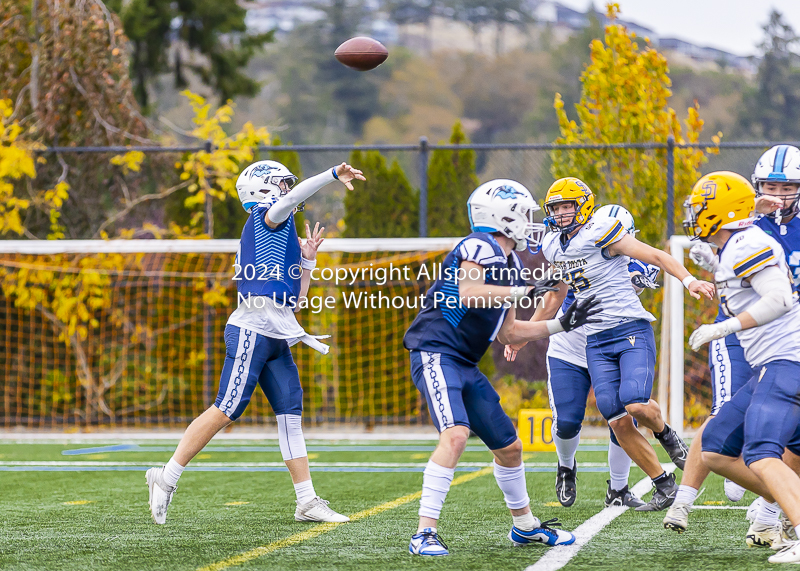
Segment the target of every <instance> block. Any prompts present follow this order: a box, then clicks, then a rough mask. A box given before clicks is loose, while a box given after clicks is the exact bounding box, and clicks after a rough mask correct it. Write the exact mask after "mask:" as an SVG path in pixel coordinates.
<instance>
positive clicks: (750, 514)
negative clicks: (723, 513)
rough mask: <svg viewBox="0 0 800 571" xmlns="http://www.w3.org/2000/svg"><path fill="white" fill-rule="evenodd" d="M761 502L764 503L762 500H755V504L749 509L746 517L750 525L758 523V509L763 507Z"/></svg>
mask: <svg viewBox="0 0 800 571" xmlns="http://www.w3.org/2000/svg"><path fill="white" fill-rule="evenodd" d="M761 502H762V500H761V498H756V499H755V500H753V503H752V504H750V507H748V508H747V514H746V515H745V517H746V518H747V521H749V522H750V523H753V522H754V521H756V514H757V513H758V508H759V507H760V506H761Z"/></svg>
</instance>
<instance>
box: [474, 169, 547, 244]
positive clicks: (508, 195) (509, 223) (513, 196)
mask: <svg viewBox="0 0 800 571" xmlns="http://www.w3.org/2000/svg"><path fill="white" fill-rule="evenodd" d="M537 210H541V209H540V208H539V205H538V204H536V201H535V200H534V199H533V196H532V195H531V193H530V191H529V190H528V189H527V188H525V186H523V185H522V184H520V183H518V182H516V181H513V180H508V179H502V178H501V179H496V180H491V181H489V182H486V183H484V184H482V185H480V186H479V187H478V188H476V189H475V191H474V192H473V193H472V195H470V197H469V200H467V211H468V213H469V224H470V226H471V227H472V231H473V232H500V233H501V234H502V235H503V236H506V237H508V238H511V239H512V240H514V244H515V247H514V249H515V250H518V251H522V250H525V249H526V248H527V249H529V250H530V251H531V252H533V253H536V252H538V251H539V248H540V247H541V244H542V237H543V236H544V232H545V226H544V224H536V223H534V222H533V213H534V212H536V211H537Z"/></svg>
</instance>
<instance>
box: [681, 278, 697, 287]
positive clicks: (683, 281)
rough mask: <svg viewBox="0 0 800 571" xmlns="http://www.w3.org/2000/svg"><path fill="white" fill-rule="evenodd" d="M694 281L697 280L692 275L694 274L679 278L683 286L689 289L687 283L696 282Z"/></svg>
mask: <svg viewBox="0 0 800 571" xmlns="http://www.w3.org/2000/svg"><path fill="white" fill-rule="evenodd" d="M696 281H697V278H696V277H694V276H686V277H685V278H683V279H682V280H681V283H682V284H683V287H685V288H686V289H689V285H690V284H691V283H692V282H696Z"/></svg>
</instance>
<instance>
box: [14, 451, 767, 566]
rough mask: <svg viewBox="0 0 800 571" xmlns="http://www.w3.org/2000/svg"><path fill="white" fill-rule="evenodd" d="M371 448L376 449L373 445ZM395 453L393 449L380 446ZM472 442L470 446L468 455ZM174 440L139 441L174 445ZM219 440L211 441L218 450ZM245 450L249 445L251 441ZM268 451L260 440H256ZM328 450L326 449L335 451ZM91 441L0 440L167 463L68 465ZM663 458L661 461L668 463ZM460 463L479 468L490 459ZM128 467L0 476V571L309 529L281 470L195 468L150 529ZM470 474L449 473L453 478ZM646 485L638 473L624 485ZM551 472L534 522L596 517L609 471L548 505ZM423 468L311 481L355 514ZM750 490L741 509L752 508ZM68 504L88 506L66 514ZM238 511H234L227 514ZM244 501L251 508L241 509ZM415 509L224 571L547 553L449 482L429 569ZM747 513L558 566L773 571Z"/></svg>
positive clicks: (532, 480)
mask: <svg viewBox="0 0 800 571" xmlns="http://www.w3.org/2000/svg"><path fill="white" fill-rule="evenodd" d="M370 444H371V443H370ZM383 444H391V443H383ZM477 444H478V443H477V442H475V443H473V442H470V446H475V445H477ZM172 445H174V443H167V444H163V443H157V444H154V443H153V442H149V443H146V444H145V443H142V446H162V447H165V448H169V447H170V446H172ZM224 445H227V443H226V444H220V446H224ZM249 445H251V446H252V445H254V443H249ZM259 445H261V446H269V445H270V444H269V443H259ZM326 445H328V446H330V445H331V443H327V444H326ZM94 446H95V445H94V444H91V445H76V444H71V445H59V444H41V445H38V444H37V445H31V444H24V445H22V444H5V445H4V444H0V466H1V465H3V464H4V463H8V462H11V461H32V460H36V461H57V462H73V461H75V462H77V461H99V462H151V463H153V464H154V465H158V464H159V463H163V462H165V461H166V460H167V459H168V458H169V457H170V452H169V451H168V450H167V451H161V452H154V451H140V452H110V453H99V454H90V455H79V456H65V455H63V454H62V451H64V450H67V449H77V448H89V447H94ZM309 449H310V450H311V452H312V454H318V455H317V457H316V458H313V459H312V462H360V463H364V462H400V463H424V462H425V461H426V459H427V452H392V451H378V452H337V451H325V452H319V453H315V452H313V449H314V446H313V444H312V445H310V446H309ZM203 454H204V455H205V454H207V455H208V457H205V456H204V457H203V458H202V459H201V458H198V459H197V462H198V463H201V462H227V461H230V462H276V461H280V454H279V453H278V452H246V451H245V452H214V451H210V452H204V453H203ZM663 459H664V460H666V457H664V458H663ZM464 460H465V461H470V462H488V461H490V460H491V456H490V454H489V453H488V452H486V451H475V452H469V453H467V454H466V455H465V457H464ZM605 460H606V454H605V453H604V452H599V451H597V452H579V453H578V461H579V463H580V462H584V463H602V462H604V461H605ZM527 462H528V463H529V464H534V463H544V462H555V455H554V454H552V453H535V454H532V455H528V457H527ZM135 470H136V471H96V472H58V471H53V472H49V471H48V472H44V471H43V472H33V471H32V472H12V471H3V472H0V483H1V484H0V489H2V492H3V493H2V494H0V514H2V515H1V517H2V526H0V569H4V570H5V569H13V570H34V569H36V570H39V569H48V570H62V569H63V570H78V569H93V570H95V569H113V570H131V571H133V570H143V569H147V570H156V569H170V570H195V569H198V568H201V567H203V566H206V565H211V564H213V563H216V562H219V561H224V560H226V559H228V558H230V557H232V556H235V555H237V554H240V553H244V552H248V551H250V550H252V549H254V548H256V547H259V546H264V545H269V544H271V543H273V542H276V541H279V540H282V539H285V538H287V537H290V536H292V535H294V534H297V533H300V532H303V531H307V530H309V529H312V528H313V527H314V526H315V524H305V523H298V522H295V521H294V518H293V514H294V492H293V489H292V486H291V481H290V479H289V475H288V474H287V473H285V472H198V471H190V470H187V471H186V472H185V473H184V475H183V477H182V478H181V481H180V484H179V489H178V491H177V493H176V495H175V499H174V501H173V503H172V506H171V507H170V511H169V517H168V520H167V524H166V525H164V526H157V525H155V524H154V523H153V522H152V520H151V518H150V514H149V511H148V508H147V487H146V485H145V479H144V468H142V469H139V468H136V469H135ZM465 473H466V472H457V473H456V477H459V476H461V475H463V474H465ZM642 477H643V474H642V472H641V471H640V470H639V469H638V468H635V467H634V469H633V470H632V473H631V485H633V484H634V483H636V482H637V481H638V480H640V479H641V478H642ZM554 478H555V474H554V473H552V472H548V473H528V474H527V481H528V490H529V493H530V495H531V499H532V506H533V509H534V513H535V514H536V515H537V516H539V517H540V518H542V519H547V518H552V517H558V518H559V519H560V521H561V522H562V523H563V525H564V528H565V529H575V528H576V527H577V526H579V525H580V524H581V523H583V522H584V521H585V520H587V519H589V518H590V517H592V516H593V515H595V514H597V513H598V512H600V511H601V510H602V509H603V497H604V494H605V489H606V480H607V478H608V475H607V473H605V472H588V471H583V472H580V473H579V480H578V493H579V496H578V501H577V502H576V503H575V505H574V506H573V507H571V508H568V509H567V508H562V507H560V506H552V505H551V506H548V505H546V504H547V503H553V502H555V500H556V498H555V493H554V489H553V483H554ZM421 483H422V474H421V473H420V472H401V473H362V472H316V473H315V474H314V485H315V488H316V490H317V493H319V494H320V495H321V496H322V497H324V498H326V499H328V500H330V501H331V507H333V508H335V509H337V510H338V511H340V512H343V513H347V514H353V513H356V512H359V511H361V510H365V509H368V508H371V507H374V506H378V505H381V504H383V503H385V502H389V501H391V500H394V499H396V498H398V497H402V496H405V495H407V494H412V493H415V492H418V491H419V489H420V486H421ZM752 499H754V498H753V496H752V494H748V495H747V496H746V497H745V499H744V500H743V501H742V502H740V504H739V505H741V506H746V505H748V504H749V502H750V501H752ZM724 500H725V498H724V495H723V491H722V480H721V479H720V478H718V477H716V476H714V477H712V478H709V480H708V481H707V482H706V490H705V492H704V493H703V494H702V495H701V496H700V498H699V500H698V505H701V504H703V503H705V502H722V503H721V504H720V505H728V506H730V505H731V504H730V503H728V502H725V501H724ZM65 502H88V503H80V504H71V505H65ZM234 502H238V503H239V505H226V504H230V503H234ZM245 502H246V503H245ZM418 505H419V504H418V501H416V500H415V501H411V502H409V503H406V504H404V505H401V506H399V507H397V508H395V509H391V510H387V511H384V512H382V513H380V514H377V515H374V516H371V517H366V518H364V519H361V520H359V521H357V522H353V523H350V524H345V525H341V526H339V527H336V528H334V529H332V530H330V531H328V532H326V533H322V534H320V535H318V536H316V537H313V538H310V539H307V540H305V541H302V542H299V543H297V544H295V545H291V546H287V547H283V548H281V549H277V550H275V551H273V552H272V553H270V554H267V555H265V556H263V557H258V558H255V559H252V560H250V561H247V562H245V563H243V564H240V565H236V566H233V567H230V568H231V569H243V570H244V569H285V570H299V569H359V570H361V569H363V570H369V571H377V570H382V569H397V568H403V569H437V570H449V569H453V570H462V569H510V570H518V571H521V570H522V569H525V568H526V567H527V566H529V565H531V564H533V563H535V562H536V561H537V560H538V559H539V557H541V556H542V555H543V554H544V553H546V552H547V551H548V549H547V548H544V547H541V546H528V547H517V548H515V547H512V545H511V543H510V542H509V541H508V539H507V537H506V536H507V534H508V530H509V528H510V517H509V514H508V510H507V509H506V508H505V505H504V503H503V500H502V494H501V492H500V491H499V489H498V488H497V484H496V483H495V481H494V478H493V477H492V475H491V474H488V475H483V476H480V477H478V478H476V479H473V480H471V481H469V482H466V483H463V484H461V485H458V486H455V487H453V488H452V489H451V491H450V494H449V495H448V497H447V502H446V504H445V508H444V511H443V514H442V519H441V521H440V527H439V531H440V533H441V535H442V536H443V538H444V539H445V541H446V542H447V543H448V545H449V547H450V551H451V555H450V556H449V557H445V558H440V559H436V560H431V559H427V558H421V557H415V556H411V555H409V554H408V552H407V547H408V541H409V538H410V535H411V534H412V533H413V532H414V531H415V529H416V519H417V516H416V512H417V509H418ZM744 513H745V512H744V511H743V510H713V511H712V510H702V511H700V510H698V511H696V512H693V513H692V515H691V526H690V529H689V531H688V532H687V533H685V534H683V535H678V534H676V533H674V532H671V531H667V530H665V529H664V528H663V527H662V526H661V519H662V518H663V513H637V512H633V511H632V510H629V511H627V512H626V513H624V514H622V515H621V516H620V517H618V518H617V519H616V520H614V521H613V522H611V523H610V524H609V525H608V526H607V527H606V528H605V529H604V530H602V531H601V532H600V533H599V534H598V535H596V536H595V537H594V538H593V539H592V540H591V541H590V542H589V543H588V544H587V545H586V546H585V547H584V548H583V549H582V550H581V551H580V552H579V553H578V554H577V556H575V558H574V559H572V560H571V561H570V562H569V563H568V564H567V566H566V567H564V569H566V570H570V569H592V570H603V569H609V570H611V569H614V570H619V569H626V570H634V569H647V570H648V571H657V570H660V569H686V570H694V569H697V570H701V569H702V570H712V571H715V570H720V571H723V570H724V571H729V570H732V569H736V570H738V569H748V570H750V569H767V568H774V566H771V565H769V564H768V563H767V561H766V559H767V557H768V556H769V555H770V554H771V553H772V552H771V551H769V550H763V549H760V550H756V549H750V550H748V549H747V548H746V546H745V543H744V535H745V532H746V530H747V525H748V524H747V522H746V520H745V518H744Z"/></svg>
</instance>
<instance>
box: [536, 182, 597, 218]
mask: <svg viewBox="0 0 800 571" xmlns="http://www.w3.org/2000/svg"><path fill="white" fill-rule="evenodd" d="M559 202H574V203H575V218H574V219H573V221H572V223H571V224H568V225H567V226H563V227H562V226H561V225H560V224H559V223H558V220H557V219H556V216H555V212H554V210H553V206H555V205H556V204H558V203H559ZM544 208H545V211H546V212H547V218H545V221H544V223H545V224H546V225H547V226H548V227H549V228H550V229H552V230H558V231H560V232H572V231H573V230H574V229H575V228H577V227H578V226H583V225H584V224H586V223H587V222H588V221H589V219H590V218H591V217H592V213H593V212H594V194H593V193H592V190H591V189H590V188H589V187H588V186H587V185H586V183H585V182H583V181H582V180H581V179H579V178H575V177H574V176H568V177H566V178H560V179H558V180H557V181H555V182H554V183H553V184H552V185H550V188H548V189H547V195H546V196H545V197H544Z"/></svg>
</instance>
